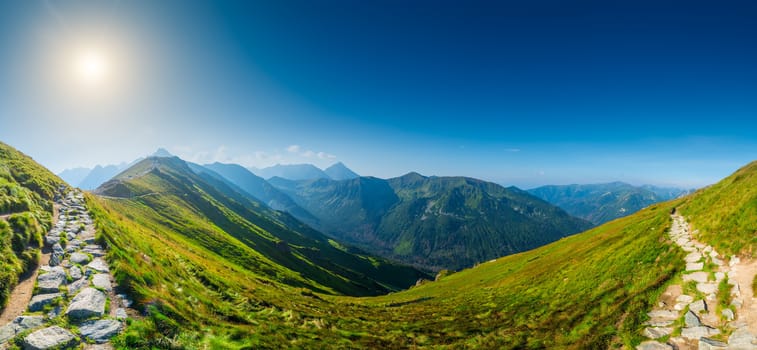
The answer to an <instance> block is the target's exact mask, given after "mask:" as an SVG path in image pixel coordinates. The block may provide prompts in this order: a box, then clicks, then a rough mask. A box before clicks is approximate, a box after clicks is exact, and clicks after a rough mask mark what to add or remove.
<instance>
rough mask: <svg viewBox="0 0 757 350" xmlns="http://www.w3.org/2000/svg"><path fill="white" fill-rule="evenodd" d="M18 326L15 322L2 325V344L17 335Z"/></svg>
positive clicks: (0, 336) (0, 340)
mask: <svg viewBox="0 0 757 350" xmlns="http://www.w3.org/2000/svg"><path fill="white" fill-rule="evenodd" d="M17 327H18V326H16V325H14V324H13V323H8V324H6V325H5V326H2V327H0V344H2V343H5V342H7V341H8V340H10V339H12V338H13V337H15V336H16V333H17V332H18V328H17Z"/></svg>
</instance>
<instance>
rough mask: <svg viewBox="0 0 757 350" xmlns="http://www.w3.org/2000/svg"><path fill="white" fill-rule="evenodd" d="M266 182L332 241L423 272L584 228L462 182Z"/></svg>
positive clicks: (512, 195) (489, 186)
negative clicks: (284, 194)
mask: <svg viewBox="0 0 757 350" xmlns="http://www.w3.org/2000/svg"><path fill="white" fill-rule="evenodd" d="M269 183H270V184H272V185H273V186H275V187H277V188H278V189H280V190H281V191H282V192H284V193H286V194H288V195H289V196H290V197H291V198H292V199H294V201H295V202H296V203H297V204H298V205H300V206H301V207H302V208H304V209H305V210H307V211H308V212H309V213H311V214H312V215H314V216H315V217H316V218H317V219H318V222H317V223H316V226H315V227H316V228H318V229H320V230H321V231H323V232H325V233H327V234H329V235H330V236H332V237H334V238H335V239H337V240H340V241H344V242H347V243H349V244H354V245H356V246H358V247H360V248H363V249H365V250H367V251H370V252H372V253H375V254H378V255H381V256H385V257H389V258H392V259H395V260H398V261H402V262H405V263H408V264H413V265H415V266H419V267H423V268H427V269H431V270H440V269H452V270H458V269H461V268H465V267H470V266H472V265H473V264H475V263H479V262H484V261H487V260H490V259H493V258H496V257H498V256H502V255H507V254H513V253H517V252H521V251H524V250H528V249H531V248H534V247H537V246H540V245H544V244H546V243H549V242H552V241H555V240H558V239H560V238H563V237H566V236H568V235H571V234H573V233H576V232H580V231H583V230H585V229H587V228H589V227H591V224H590V223H588V222H586V221H583V220H580V219H576V218H573V217H571V216H570V215H568V214H567V213H565V212H564V211H563V210H561V209H559V208H557V207H554V206H552V205H551V204H549V203H546V202H544V201H542V200H540V199H538V198H536V197H533V196H531V195H529V194H528V193H526V192H524V191H521V190H519V189H517V188H515V187H510V188H504V187H502V186H499V185H497V184H494V183H490V182H485V181H481V180H476V179H471V178H465V177H426V176H422V175H420V174H417V173H409V174H407V175H404V176H401V177H398V178H393V179H388V180H384V179H378V178H374V177H359V178H355V179H352V180H346V181H335V180H329V179H317V180H303V181H293V180H286V179H282V178H279V177H274V178H272V179H270V180H269Z"/></svg>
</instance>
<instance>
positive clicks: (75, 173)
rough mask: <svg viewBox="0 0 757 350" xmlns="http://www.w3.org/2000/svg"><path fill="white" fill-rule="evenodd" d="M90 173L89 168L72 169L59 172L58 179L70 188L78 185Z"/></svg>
mask: <svg viewBox="0 0 757 350" xmlns="http://www.w3.org/2000/svg"><path fill="white" fill-rule="evenodd" d="M91 171H92V169H90V168H72V169H66V170H63V171H61V172H60V173H59V174H58V177H60V178H61V179H63V181H65V182H67V183H68V184H70V185H72V186H77V185H79V184H80V183H81V182H82V180H84V178H85V177H87V175H89V173H90V172H91Z"/></svg>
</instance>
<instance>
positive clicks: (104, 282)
mask: <svg viewBox="0 0 757 350" xmlns="http://www.w3.org/2000/svg"><path fill="white" fill-rule="evenodd" d="M92 285H93V286H95V287H97V288H102V289H105V290H106V291H108V292H110V291H112V290H113V288H112V287H111V285H110V275H108V274H107V273H98V274H96V275H94V276H92Z"/></svg>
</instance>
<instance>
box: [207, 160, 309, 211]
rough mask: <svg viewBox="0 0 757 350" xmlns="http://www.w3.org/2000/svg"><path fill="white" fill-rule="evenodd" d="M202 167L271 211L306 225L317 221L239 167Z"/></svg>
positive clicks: (217, 165) (229, 165)
mask: <svg viewBox="0 0 757 350" xmlns="http://www.w3.org/2000/svg"><path fill="white" fill-rule="evenodd" d="M204 167H205V168H207V169H210V170H212V171H214V172H216V173H218V174H219V175H221V176H223V177H224V178H225V179H226V180H228V181H229V182H231V183H233V184H234V185H236V186H238V187H239V188H240V189H242V190H243V191H245V192H247V193H248V194H250V195H252V196H253V197H255V198H256V199H258V200H259V201H261V202H263V203H265V204H266V205H268V206H269V207H271V208H272V209H275V210H282V211H286V212H288V213H290V214H292V215H294V216H295V217H297V218H299V219H300V220H302V221H304V222H305V223H307V224H311V225H312V224H315V223H316V222H317V221H318V219H316V218H315V217H314V216H313V215H312V214H310V213H309V212H308V211H307V210H305V209H303V208H302V207H300V206H299V205H297V203H295V202H294V201H293V200H292V199H291V198H289V196H288V195H286V194H284V193H283V192H281V191H280V190H279V189H277V188H276V187H274V186H272V185H271V184H269V183H268V182H266V181H265V180H264V179H263V178H261V177H259V176H257V175H255V174H253V173H252V172H250V171H249V170H247V169H245V168H244V167H242V166H241V165H237V164H222V163H213V164H206V165H204Z"/></svg>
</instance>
